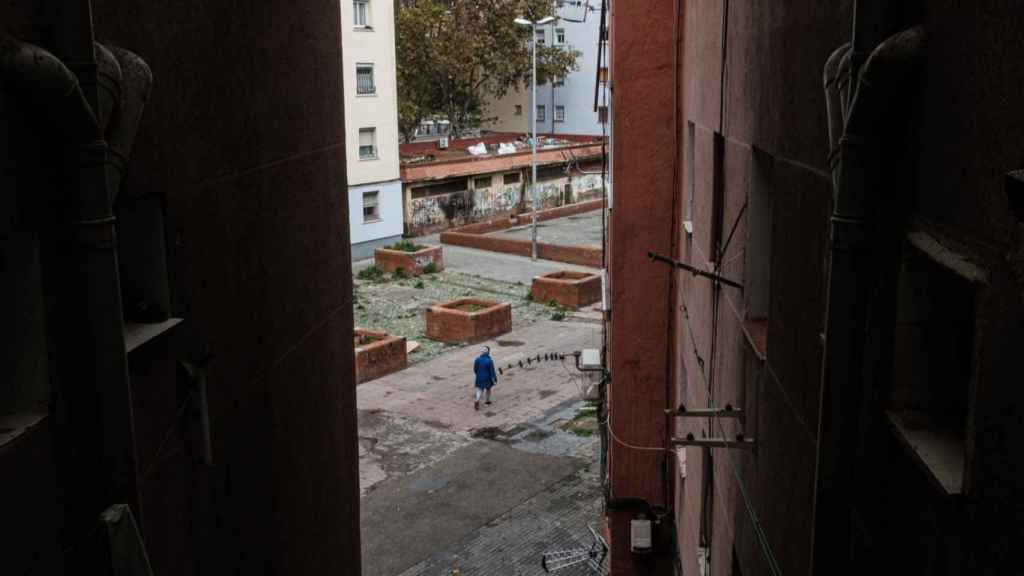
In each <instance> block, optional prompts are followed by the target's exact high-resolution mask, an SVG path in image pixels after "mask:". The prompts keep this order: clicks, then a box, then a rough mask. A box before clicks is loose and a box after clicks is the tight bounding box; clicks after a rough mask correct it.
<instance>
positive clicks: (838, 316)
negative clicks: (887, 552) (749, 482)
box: [813, 3, 925, 573]
mask: <svg viewBox="0 0 1024 576" xmlns="http://www.w3.org/2000/svg"><path fill="white" fill-rule="evenodd" d="M858 4H860V3H858ZM858 22H859V20H858ZM855 36H856V35H855ZM924 38H925V36H924V30H923V28H921V27H915V28H912V29H910V30H906V31H904V32H901V33H899V34H896V35H895V36H892V37H890V38H889V39H887V40H885V41H883V42H882V43H881V44H879V45H878V47H877V48H875V50H874V51H873V52H872V53H871V56H870V57H869V58H868V60H867V61H866V62H865V64H864V66H863V69H862V70H861V72H860V73H859V76H858V81H857V84H856V90H855V91H853V90H851V92H852V93H853V94H854V96H853V98H852V100H851V103H850V106H849V116H848V118H847V119H846V123H845V129H844V131H843V135H842V137H841V138H840V139H839V161H838V164H837V165H836V166H835V168H834V176H833V179H834V181H835V183H836V186H835V188H834V190H833V213H832V216H831V220H830V222H831V231H830V244H829V254H828V266H829V268H828V276H827V282H828V284H827V290H826V317H825V333H824V354H823V359H822V367H821V395H820V408H819V414H820V416H819V418H818V455H817V462H816V470H815V476H816V478H815V483H816V490H817V497H816V499H815V510H814V515H815V530H814V538H815V544H814V546H813V554H814V559H815V566H816V567H818V568H820V570H816V571H815V572H816V573H817V572H822V573H824V572H827V571H828V570H827V568H826V564H830V565H835V563H836V562H840V563H842V562H844V559H845V556H844V551H848V544H849V535H850V531H849V530H850V526H849V516H848V514H847V513H846V512H845V508H844V506H845V505H846V504H847V503H848V497H849V495H850V494H851V492H850V490H851V489H852V482H851V475H852V470H851V467H852V462H851V460H852V458H851V457H850V455H851V454H853V453H854V450H853V449H852V448H851V447H855V446H856V442H857V436H858V434H859V414H860V410H861V407H862V402H863V398H864V391H863V379H862V377H861V374H862V368H863V358H864V345H865V342H864V330H865V322H866V308H867V298H868V293H869V291H870V287H871V286H872V283H873V281H874V278H873V277H872V275H871V274H866V273H865V270H866V269H867V267H866V266H865V264H866V261H867V260H868V254H869V251H870V246H871V243H870V241H869V238H868V233H869V229H870V228H869V224H870V222H869V219H870V218H871V215H872V214H873V213H874V212H875V207H876V206H875V204H876V202H877V200H878V199H877V197H876V196H877V188H878V187H879V186H880V183H881V170H880V168H881V166H882V160H883V159H882V157H881V153H880V149H879V144H880V143H881V142H882V139H883V138H885V134H887V133H888V132H890V131H892V130H893V127H892V126H889V125H888V124H886V123H885V122H884V119H885V115H886V114H889V113H892V111H893V109H894V102H893V98H892V94H894V93H898V90H899V89H901V88H907V87H909V86H912V83H913V82H914V78H915V75H914V72H915V69H916V65H917V63H918V61H919V59H920V55H921V54H922V52H923V48H924ZM856 50H857V48H856V42H854V47H853V48H852V49H851V52H852V53H854V55H855V53H856ZM844 58H845V57H844ZM853 60H854V61H855V60H856V58H853ZM831 61H832V59H830V62H831ZM854 66H855V62H852V63H851V68H852V67H854ZM830 97H834V96H830ZM897 105H898V104H897Z"/></svg>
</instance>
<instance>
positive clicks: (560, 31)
mask: <svg viewBox="0 0 1024 576" xmlns="http://www.w3.org/2000/svg"><path fill="white" fill-rule="evenodd" d="M555 44H558V45H559V46H561V45H562V44H565V28H555Z"/></svg>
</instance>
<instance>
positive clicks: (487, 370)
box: [473, 346, 498, 410]
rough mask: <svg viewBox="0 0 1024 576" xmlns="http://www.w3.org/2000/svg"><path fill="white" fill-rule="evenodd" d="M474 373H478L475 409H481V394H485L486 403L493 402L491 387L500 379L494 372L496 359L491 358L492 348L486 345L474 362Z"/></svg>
mask: <svg viewBox="0 0 1024 576" xmlns="http://www.w3.org/2000/svg"><path fill="white" fill-rule="evenodd" d="M473 373H474V374H476V401H475V402H473V409H474V410H479V409H480V395H481V394H483V395H484V403H485V404H490V403H491V387H493V386H494V384H495V383H497V381H498V375H497V374H496V373H495V372H494V361H492V360H491V349H490V348H489V347H487V346H484V347H483V349H482V350H480V355H479V356H477V357H476V361H474V362H473Z"/></svg>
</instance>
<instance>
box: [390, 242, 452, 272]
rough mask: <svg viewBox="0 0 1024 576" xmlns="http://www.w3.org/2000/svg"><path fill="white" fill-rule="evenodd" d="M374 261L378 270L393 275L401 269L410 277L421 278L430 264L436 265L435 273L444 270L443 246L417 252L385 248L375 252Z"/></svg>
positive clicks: (427, 247)
mask: <svg viewBox="0 0 1024 576" xmlns="http://www.w3.org/2000/svg"><path fill="white" fill-rule="evenodd" d="M373 260H374V263H375V264H376V265H377V267H378V268H380V269H381V270H383V271H385V272H388V273H391V274H394V272H395V271H396V270H398V269H399V268H401V269H402V270H403V271H405V273H406V274H408V275H409V276H419V275H420V274H422V273H423V269H424V268H426V267H427V266H428V265H430V264H433V265H434V271H435V272H440V271H441V270H444V255H443V253H442V248H441V246H425V247H424V248H423V249H421V250H417V251H415V252H405V251H404V250H392V249H390V248H388V247H386V246H385V247H382V248H377V249H376V250H374V252H373Z"/></svg>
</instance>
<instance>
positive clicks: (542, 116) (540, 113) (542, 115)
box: [537, 104, 547, 122]
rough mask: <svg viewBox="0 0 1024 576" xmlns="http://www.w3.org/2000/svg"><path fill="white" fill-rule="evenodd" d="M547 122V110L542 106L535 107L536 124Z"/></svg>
mask: <svg viewBox="0 0 1024 576" xmlns="http://www.w3.org/2000/svg"><path fill="white" fill-rule="evenodd" d="M546 120H547V109H546V108H545V107H544V105H543V104H541V105H539V106H537V122H544V121H546Z"/></svg>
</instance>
